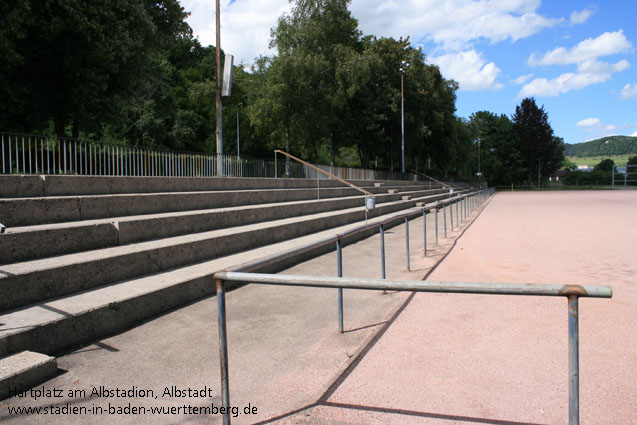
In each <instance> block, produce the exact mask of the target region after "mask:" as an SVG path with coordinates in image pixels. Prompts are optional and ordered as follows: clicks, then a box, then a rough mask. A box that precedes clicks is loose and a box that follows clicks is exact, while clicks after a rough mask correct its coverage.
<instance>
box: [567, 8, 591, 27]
mask: <svg viewBox="0 0 637 425" xmlns="http://www.w3.org/2000/svg"><path fill="white" fill-rule="evenodd" d="M594 13H595V11H594V10H592V9H588V8H587V9H584V10H580V11H573V12H572V13H571V25H578V24H583V23H584V22H586V21H588V18H590V17H591V16H593V14H594Z"/></svg>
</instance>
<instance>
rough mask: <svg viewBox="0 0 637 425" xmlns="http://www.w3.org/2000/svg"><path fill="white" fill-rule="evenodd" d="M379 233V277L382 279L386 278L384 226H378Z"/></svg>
mask: <svg viewBox="0 0 637 425" xmlns="http://www.w3.org/2000/svg"><path fill="white" fill-rule="evenodd" d="M379 231H380V265H381V266H380V270H381V277H382V278H383V279H386V278H387V273H386V271H385V228H384V226H383V225H382V224H381V225H380V226H379Z"/></svg>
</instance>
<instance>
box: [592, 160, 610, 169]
mask: <svg viewBox="0 0 637 425" xmlns="http://www.w3.org/2000/svg"><path fill="white" fill-rule="evenodd" d="M614 166H615V161H613V160H612V159H610V158H606V159H603V160H601V161H600V162H599V163H598V164H597V165H596V166H595V168H594V169H593V170H594V171H613V167H614Z"/></svg>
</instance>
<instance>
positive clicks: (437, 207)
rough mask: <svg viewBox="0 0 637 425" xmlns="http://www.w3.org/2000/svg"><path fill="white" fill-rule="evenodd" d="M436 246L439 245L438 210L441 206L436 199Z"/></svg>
mask: <svg viewBox="0 0 637 425" xmlns="http://www.w3.org/2000/svg"><path fill="white" fill-rule="evenodd" d="M435 209H436V246H438V210H439V209H440V207H439V206H438V201H436V207H435Z"/></svg>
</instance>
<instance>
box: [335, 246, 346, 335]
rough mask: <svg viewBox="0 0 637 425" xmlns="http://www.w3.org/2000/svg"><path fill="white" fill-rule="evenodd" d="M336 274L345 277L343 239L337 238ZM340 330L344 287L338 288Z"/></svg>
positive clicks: (339, 328)
mask: <svg viewBox="0 0 637 425" xmlns="http://www.w3.org/2000/svg"><path fill="white" fill-rule="evenodd" d="M336 274H337V276H338V277H339V278H342V277H343V249H342V247H341V239H340V238H338V239H337V240H336ZM338 331H339V332H340V333H343V331H344V326H343V288H338Z"/></svg>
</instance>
